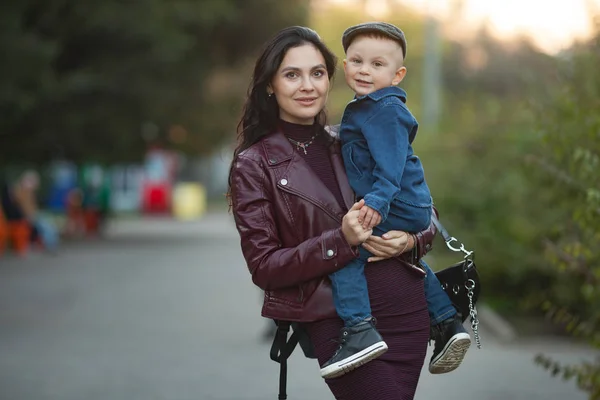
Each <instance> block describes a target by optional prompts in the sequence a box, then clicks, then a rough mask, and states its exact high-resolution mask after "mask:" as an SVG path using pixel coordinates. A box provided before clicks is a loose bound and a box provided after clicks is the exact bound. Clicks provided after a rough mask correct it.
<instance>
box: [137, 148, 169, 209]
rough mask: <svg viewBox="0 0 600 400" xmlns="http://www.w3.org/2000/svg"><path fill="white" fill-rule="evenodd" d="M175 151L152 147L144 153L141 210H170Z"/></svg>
mask: <svg viewBox="0 0 600 400" xmlns="http://www.w3.org/2000/svg"><path fill="white" fill-rule="evenodd" d="M175 171H176V156H175V153H173V152H170V151H166V150H160V149H154V150H150V151H148V153H147V154H146V161H145V163H144V179H143V182H142V211H143V212H145V213H168V212H170V211H171V193H172V189H173V183H174V181H175Z"/></svg>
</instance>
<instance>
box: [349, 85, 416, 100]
mask: <svg viewBox="0 0 600 400" xmlns="http://www.w3.org/2000/svg"><path fill="white" fill-rule="evenodd" d="M390 96H396V97H398V98H400V100H402V102H403V103H406V92H405V91H404V90H403V89H400V88H399V87H397V86H388V87H385V88H383V89H379V90H376V91H374V92H373V93H369V94H365V95H364V96H357V97H356V98H355V99H354V100H355V101H356V100H362V99H364V98H367V97H368V98H370V99H371V100H373V101H379V100H381V99H383V98H385V97H390Z"/></svg>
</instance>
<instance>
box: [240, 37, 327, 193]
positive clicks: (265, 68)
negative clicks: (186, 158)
mask: <svg viewBox="0 0 600 400" xmlns="http://www.w3.org/2000/svg"><path fill="white" fill-rule="evenodd" d="M305 44H311V45H313V46H315V48H316V49H317V50H319V52H320V53H321V54H322V55H323V58H324V59H325V67H326V68H327V74H328V76H329V81H330V82H331V81H332V79H333V77H334V75H335V67H336V64H337V58H336V56H335V55H334V54H333V53H332V52H331V50H329V48H327V46H326V45H325V43H323V41H322V40H321V38H320V37H319V35H318V34H317V32H315V31H314V30H312V29H310V28H307V27H303V26H292V27H289V28H285V29H283V30H281V31H279V33H278V34H277V35H276V36H275V37H274V38H273V39H271V40H270V41H269V42H268V43H267V44H266V46H265V47H264V49H263V52H262V54H261V55H260V57H259V58H258V60H256V65H255V66H254V73H253V75H252V81H251V82H250V87H249V88H248V94H247V98H246V103H245V104H244V110H243V115H242V118H241V119H240V122H239V123H238V127H237V132H238V145H237V147H236V148H235V151H234V153H233V161H232V163H231V168H233V165H234V163H235V161H236V159H237V156H238V154H240V153H241V152H242V151H244V150H246V149H247V148H248V147H250V146H252V145H253V144H254V143H256V142H258V141H259V140H260V139H261V138H262V137H263V136H265V135H267V134H269V133H271V132H273V131H274V130H275V129H276V128H277V122H278V120H279V106H278V105H277V100H276V99H275V97H274V96H271V97H269V96H268V94H267V87H268V86H269V84H270V83H271V81H272V80H273V77H274V76H275V74H276V73H277V70H278V69H279V66H280V65H281V62H282V61H283V58H284V57H285V55H286V54H287V52H288V51H289V50H290V49H292V48H294V47H300V46H302V45H305ZM315 121H316V122H317V123H320V124H321V125H324V124H325V112H324V111H323V110H322V111H321V112H320V113H319V114H318V115H317V117H316V118H315ZM231 168H230V170H229V186H230V188H231ZM230 191H231V190H230Z"/></svg>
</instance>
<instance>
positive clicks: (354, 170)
mask: <svg viewBox="0 0 600 400" xmlns="http://www.w3.org/2000/svg"><path fill="white" fill-rule="evenodd" d="M352 146H353V144H352V143H347V144H345V145H344V146H342V156H343V157H344V164H345V165H346V174H348V175H349V176H348V178H350V179H351V178H352V176H351V175H355V176H356V177H358V178H362V176H363V171H361V169H360V168H359V167H358V165H356V162H355V161H354V158H353V156H354V154H353V153H354V152H353V149H352Z"/></svg>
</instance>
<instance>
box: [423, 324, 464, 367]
mask: <svg viewBox="0 0 600 400" xmlns="http://www.w3.org/2000/svg"><path fill="white" fill-rule="evenodd" d="M470 346H471V337H470V336H469V334H468V333H458V334H456V335H454V336H453V337H452V338H451V339H450V340H449V341H448V343H446V346H445V347H444V349H443V350H442V351H441V353H440V354H438V356H437V357H436V358H435V359H433V360H431V363H429V372H431V373H432V374H445V373H447V372H451V371H454V370H455V369H456V368H458V366H459V365H460V364H461V363H462V361H463V359H464V358H465V354H466V353H467V350H469V347H470Z"/></svg>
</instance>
